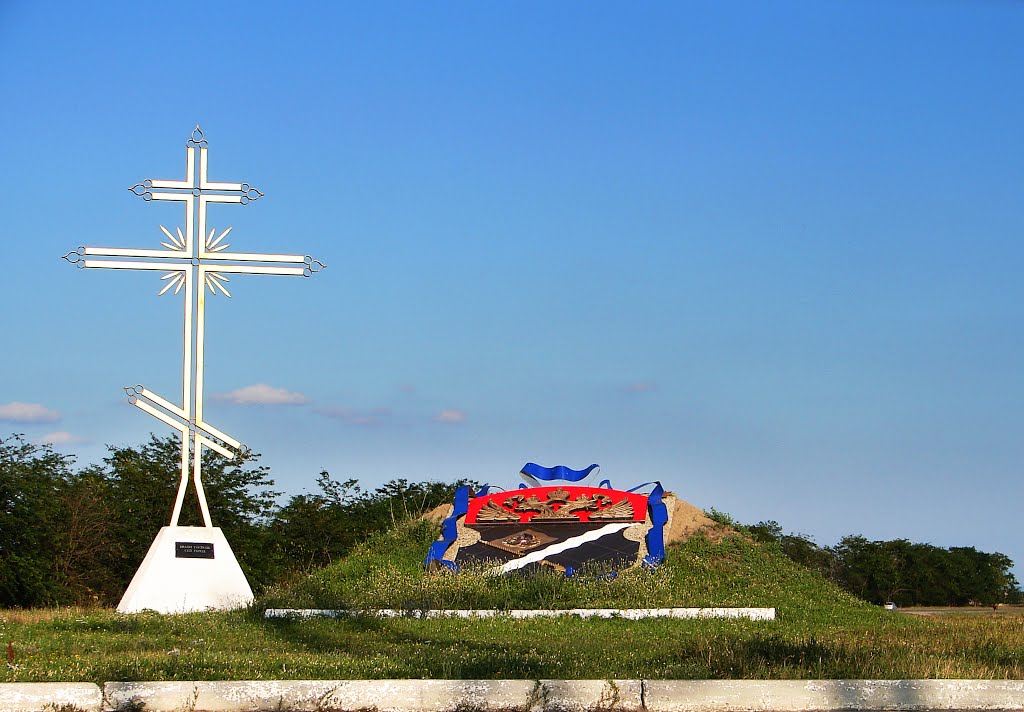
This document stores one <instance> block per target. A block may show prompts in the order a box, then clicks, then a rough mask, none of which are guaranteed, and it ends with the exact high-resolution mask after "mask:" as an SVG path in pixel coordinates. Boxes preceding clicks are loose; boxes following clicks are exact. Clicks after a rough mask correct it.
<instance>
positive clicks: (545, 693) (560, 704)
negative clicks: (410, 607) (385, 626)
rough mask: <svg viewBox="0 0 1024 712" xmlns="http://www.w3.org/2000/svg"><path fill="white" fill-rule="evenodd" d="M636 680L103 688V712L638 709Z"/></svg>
mask: <svg viewBox="0 0 1024 712" xmlns="http://www.w3.org/2000/svg"><path fill="white" fill-rule="evenodd" d="M641 692H642V684H641V682H640V681H639V680H616V681H608V680H542V681H535V680H319V681H307V680H281V681H267V682H108V683H107V684H106V685H104V686H103V693H104V709H106V710H124V709H130V708H134V709H138V708H139V706H140V705H143V706H144V709H145V710H146V712H193V711H195V710H203V711H204V712H270V711H280V710H289V711H291V710H295V711H296V712H325V711H326V710H376V711H377V712H450V711H452V710H456V709H459V710H469V709H472V710H495V711H497V710H538V711H539V710H562V711H565V712H586V710H592V709H612V708H614V709H617V710H623V712H630V711H638V710H640V709H642V706H641Z"/></svg>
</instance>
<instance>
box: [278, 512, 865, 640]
mask: <svg viewBox="0 0 1024 712" xmlns="http://www.w3.org/2000/svg"><path fill="white" fill-rule="evenodd" d="M436 536H437V525H436V524H434V523H432V522H426V521H417V522H410V523H408V524H405V525H402V526H400V527H398V528H396V529H393V530H391V531H389V532H386V533H383V534H381V535H378V536H375V537H373V538H371V539H370V540H369V541H367V542H366V543H365V544H363V545H362V546H360V547H359V548H357V549H356V550H355V551H354V552H352V553H351V554H350V555H348V556H347V557H345V558H344V559H342V560H340V561H337V562H335V563H334V564H332V565H330V566H328V567H326V568H324V569H321V570H320V571H317V572H315V573H313V574H311V575H309V576H308V577H306V578H305V579H303V580H301V581H298V582H296V583H294V584H292V585H291V586H289V587H287V588H282V589H278V590H274V591H271V592H270V593H268V594H267V595H266V596H264V597H263V599H262V600H261V605H263V606H264V607H273V608H347V609H367V608H399V609H439V608H499V609H511V608H662V607H674V606H680V607H708V606H730V607H731V606H738V607H748V606H756V607H775V608H776V609H778V614H779V616H780V617H782V618H784V619H786V620H789V621H818V622H823V621H825V620H856V619H865V620H880V619H883V618H884V617H885V614H884V613H882V612H880V611H878V609H877V608H876V607H874V606H870V605H868V604H866V603H864V602H862V601H860V600H858V599H856V598H854V597H853V596H850V595H849V594H847V593H846V592H844V591H842V590H840V589H839V588H837V587H836V586H834V585H833V584H831V583H830V582H828V581H825V580H824V579H822V578H821V577H820V576H818V575H816V574H815V573H813V572H811V571H808V570H807V569H805V568H803V567H800V566H798V565H797V564H794V563H793V562H792V561H790V560H789V559H788V558H786V556H785V555H783V554H782V552H781V551H778V550H777V549H776V548H774V547H770V546H765V545H761V544H757V543H755V542H752V541H750V540H748V539H746V538H744V537H741V536H739V535H735V534H727V535H725V536H721V535H719V536H715V537H714V540H712V539H711V538H708V537H706V536H699V535H698V536H695V537H692V538H690V539H688V540H687V541H684V542H681V543H677V544H673V545H670V546H669V547H668V549H667V551H666V554H667V557H666V561H665V563H664V564H663V565H662V566H661V567H659V568H658V569H657V570H656V571H653V572H651V571H645V570H641V569H633V570H629V571H625V572H622V573H621V574H620V575H619V576H617V577H616V578H614V579H613V580H610V581H609V580H603V578H604V577H602V576H601V575H600V574H601V572H600V571H592V572H586V571H584V572H581V573H580V574H578V575H577V576H575V577H573V578H565V577H564V576H562V575H561V574H558V573H556V572H553V571H551V572H547V571H544V572H540V573H538V574H536V575H533V576H527V577H524V576H485V575H483V573H482V572H481V571H475V572H474V571H468V572H463V573H460V574H457V575H453V574H450V573H446V572H443V573H428V572H425V571H424V570H423V558H424V556H425V553H426V551H427V547H428V546H429V545H430V543H431V542H432V541H433V540H434V538H435V537H436Z"/></svg>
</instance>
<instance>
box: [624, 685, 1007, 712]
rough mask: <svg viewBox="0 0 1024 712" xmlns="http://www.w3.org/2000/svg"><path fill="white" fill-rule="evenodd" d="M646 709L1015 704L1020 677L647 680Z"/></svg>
mask: <svg viewBox="0 0 1024 712" xmlns="http://www.w3.org/2000/svg"><path fill="white" fill-rule="evenodd" d="M644 706H645V708H646V709H647V710H648V712H726V711H731V710H746V711H749V712H779V711H782V710H784V711H785V712H810V711H811V710H903V711H908V712H910V711H923V710H1021V709H1024V681H1020V680H651V681H647V682H644Z"/></svg>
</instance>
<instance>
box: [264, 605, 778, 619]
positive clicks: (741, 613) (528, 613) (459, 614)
mask: <svg viewBox="0 0 1024 712" xmlns="http://www.w3.org/2000/svg"><path fill="white" fill-rule="evenodd" d="M263 616H264V618H343V617H347V616H372V617H376V618H503V617H504V618H558V617H560V616H578V617H580V618H624V619H627V620H641V619H643V618H746V619H749V620H754V621H773V620H775V609H774V608H565V609H542V608H538V609H532V608H531V609H512V610H507V611H505V610H498V609H494V608H452V609H431V610H426V611H421V610H408V611H406V610H400V609H397V608H369V609H366V610H354V609H353V610H341V609H332V608H268V609H267V610H266V611H264V612H263Z"/></svg>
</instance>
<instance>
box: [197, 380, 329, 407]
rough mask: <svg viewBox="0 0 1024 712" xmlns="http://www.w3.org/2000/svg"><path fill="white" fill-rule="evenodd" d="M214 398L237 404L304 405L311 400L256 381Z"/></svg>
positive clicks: (299, 394) (293, 392)
mask: <svg viewBox="0 0 1024 712" xmlns="http://www.w3.org/2000/svg"><path fill="white" fill-rule="evenodd" d="M214 398H216V399H218V400H225V401H228V402H230V403H234V404H235V405H302V404H304V403H308V402H309V399H308V398H306V396H304V395H303V394H301V393H297V392H295V391H289V390H285V389H284V388H274V387H273V386H268V385H267V384H266V383H254V384H253V385H251V386H244V387H242V388H238V389H235V390H233V391H228V392H227V393H218V394H217V395H215V396H214Z"/></svg>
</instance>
